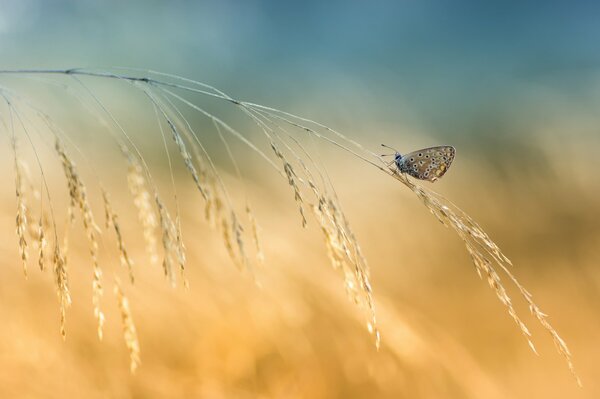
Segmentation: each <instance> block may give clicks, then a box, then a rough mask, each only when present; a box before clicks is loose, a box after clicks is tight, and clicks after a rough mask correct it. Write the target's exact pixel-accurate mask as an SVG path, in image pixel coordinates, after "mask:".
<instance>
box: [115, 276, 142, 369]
mask: <svg viewBox="0 0 600 399" xmlns="http://www.w3.org/2000/svg"><path fill="white" fill-rule="evenodd" d="M114 293H115V296H116V298H117V303H118V305H119V311H120V313H121V323H122V324H123V338H124V340H125V345H126V346H127V350H128V351H129V368H130V370H131V372H132V373H135V371H136V370H137V368H138V367H139V366H140V364H141V358H140V342H139V340H138V335H137V330H136V328H135V323H134V322H133V316H132V314H131V309H130V307H129V299H127V297H126V296H125V293H124V292H123V289H122V288H121V282H120V281H119V279H118V278H115V288H114Z"/></svg>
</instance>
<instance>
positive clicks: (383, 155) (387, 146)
mask: <svg viewBox="0 0 600 399" xmlns="http://www.w3.org/2000/svg"><path fill="white" fill-rule="evenodd" d="M381 146H382V147H385V148H389V149H390V150H392V151H394V154H381V156H382V157H391V156H392V155H396V154H399V153H400V151H398V150H397V149H395V148H392V147H390V146H389V145H385V144H381Z"/></svg>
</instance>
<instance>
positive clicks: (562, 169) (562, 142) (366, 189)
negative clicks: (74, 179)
mask: <svg viewBox="0 0 600 399" xmlns="http://www.w3.org/2000/svg"><path fill="white" fill-rule="evenodd" d="M134 111H135V112H137V111H138V110H134ZM147 111H148V110H146V111H144V112H146V114H144V113H141V114H139V115H138V114H135V112H134V113H133V115H128V116H127V115H125V114H126V113H127V111H126V110H125V111H123V110H121V111H120V116H122V117H123V118H124V119H123V120H124V121H125V122H123V123H125V124H128V125H127V129H128V131H131V132H132V134H133V136H134V138H136V139H137V140H139V142H140V143H141V146H142V148H143V147H144V145H148V146H149V147H148V148H149V151H150V152H149V153H150V155H149V156H148V157H147V159H148V160H149V162H150V164H151V165H152V168H154V171H155V172H156V173H155V175H156V177H157V181H158V184H159V185H160V186H161V188H163V189H164V191H165V192H166V193H169V192H170V189H171V188H170V182H169V172H168V168H167V166H166V165H165V159H164V154H162V155H161V152H160V151H158V150H157V149H156V148H153V146H152V145H151V143H150V144H148V143H146V142H145V138H144V136H143V135H144V134H145V132H147V130H146V128H147V126H148V125H149V124H152V119H150V118H151V117H152V115H151V114H150V117H145V116H143V115H147ZM367 113H368V110H367V111H363V114H362V115H363V116H364V115H365V114H367ZM64 118H65V120H69V118H74V119H75V120H76V121H75V122H68V124H69V123H72V124H73V125H74V126H83V128H84V129H87V128H88V127H86V126H88V125H87V124H91V125H90V126H94V124H93V123H94V122H93V121H91V122H90V121H89V120H88V121H85V118H83V119H84V121H83V122H81V121H78V118H80V116H79V117H77V118H76V117H73V116H68V115H67V116H66V117H64ZM320 121H321V122H324V123H328V124H329V125H331V123H329V122H328V121H326V120H320ZM248 123H249V122H248ZM374 123H375V122H374ZM374 123H370V122H369V123H367V122H365V123H364V124H363V125H359V126H356V125H355V126H341V127H339V128H340V130H343V131H344V132H346V133H347V134H351V135H354V134H355V133H356V135H358V136H360V137H361V139H360V141H361V142H362V143H363V144H365V145H367V146H368V147H370V148H373V149H375V150H378V149H377V146H378V145H379V143H380V142H387V143H391V144H393V145H394V146H396V147H399V148H403V149H406V148H408V149H416V148H419V147H425V146H427V145H436V144H453V145H455V146H456V147H457V154H458V155H457V159H456V160H455V162H454V164H453V166H452V169H451V170H450V172H449V173H448V174H447V175H446V176H445V177H444V178H443V179H442V180H440V181H439V182H437V183H435V184H434V185H433V186H431V187H432V188H433V189H435V190H436V191H438V192H441V193H443V194H444V196H446V197H447V198H449V199H451V200H452V201H453V202H454V203H456V204H457V205H459V206H460V207H461V208H462V209H464V210H465V211H466V212H468V213H469V214H470V215H471V216H472V217H473V218H474V219H475V220H477V221H478V222H479V223H480V224H481V225H482V226H483V228H484V229H485V230H486V231H487V232H488V234H490V236H491V237H492V238H493V239H494V240H495V241H496V243H498V244H499V245H500V247H501V248H502V249H503V250H504V252H505V254H507V255H508V256H509V257H510V258H511V259H512V261H513V263H514V265H515V266H514V268H513V272H514V274H515V275H516V276H517V277H518V278H519V280H520V281H521V283H523V285H524V286H525V287H527V289H528V290H529V291H530V292H531V293H532V294H533V296H534V299H535V300H536V301H537V303H538V304H540V306H541V307H542V309H543V310H544V311H546V312H547V313H548V314H549V315H550V320H551V322H552V323H553V326H554V327H555V328H556V329H557V331H558V332H559V333H560V334H561V336H562V337H563V338H564V339H565V341H566V342H567V344H568V345H569V348H570V349H571V352H572V354H573V359H574V363H575V368H576V370H577V372H578V374H579V375H580V377H581V379H582V383H583V387H582V388H579V387H578V386H577V384H576V382H575V379H574V378H573V377H572V376H571V375H570V373H569V370H568V369H567V367H566V365H565V363H564V361H563V359H562V358H561V357H560V355H558V354H557V353H556V351H555V349H554V347H553V343H552V340H551V338H550V337H549V336H548V334H547V333H546V331H545V330H543V329H542V328H541V327H539V325H538V324H536V322H535V320H532V318H531V317H530V316H529V315H528V309H527V308H526V306H524V305H523V303H522V301H520V300H519V298H518V295H517V294H516V292H512V291H511V292H510V293H511V295H512V296H513V297H514V304H515V307H516V309H517V311H518V312H520V314H521V315H523V318H524V320H525V321H526V322H527V323H528V325H529V326H530V328H531V332H532V335H533V341H534V342H535V344H536V347H537V349H538V352H539V356H536V355H535V354H534V353H532V351H531V350H530V348H529V347H528V345H527V342H526V341H525V339H524V338H523V337H522V336H521V334H520V333H519V331H518V329H517V328H516V327H515V325H514V322H513V321H512V320H511V319H510V317H509V316H508V315H507V314H506V310H505V308H504V307H503V306H502V305H501V304H500V303H499V302H498V300H497V298H496V297H495V294H494V293H493V291H491V290H490V289H489V287H488V286H487V283H486V282H485V281H482V280H480V279H479V278H478V276H477V274H476V273H475V270H474V267H473V265H472V262H471V259H470V257H469V255H468V253H467V252H466V251H465V249H464V245H463V243H462V242H461V241H460V239H458V237H457V236H456V234H454V232H452V231H451V230H450V229H446V228H444V227H443V226H442V225H441V224H440V223H438V222H437V221H436V220H435V218H433V217H432V215H430V213H429V212H428V210H427V209H426V208H425V207H423V206H422V204H421V203H420V202H419V201H418V200H417V199H416V198H415V197H414V195H413V194H412V193H411V192H410V191H409V190H407V189H406V187H404V186H402V185H401V184H399V183H398V182H397V181H395V180H393V179H390V178H389V176H385V175H384V174H381V173H378V171H377V170H375V169H372V168H370V167H368V166H367V165H365V164H363V163H360V162H359V161H357V160H356V159H355V158H353V157H351V156H348V155H347V154H344V153H343V152H340V151H338V150H337V149H335V148H333V147H331V146H329V145H328V144H327V143H321V144H319V146H320V148H321V147H322V148H321V151H322V153H321V156H322V158H323V159H324V160H325V163H326V166H327V168H328V170H329V172H330V176H331V179H332V180H333V182H334V184H335V187H336V190H337V194H338V196H339V198H340V200H341V202H342V204H343V205H344V210H345V212H346V215H347V216H348V217H349V219H350V222H351V224H352V226H353V228H354V231H355V233H356V234H357V237H358V239H359V241H360V243H361V245H362V248H363V251H364V253H365V255H366V257H367V259H368V261H369V265H370V267H371V283H372V285H373V289H374V296H375V306H376V311H377V318H378V322H379V328H380V330H381V336H382V342H381V348H380V350H378V351H377V350H376V349H375V346H374V345H373V338H372V337H371V336H370V335H369V334H368V332H367V330H366V328H365V326H364V324H365V321H364V319H363V317H362V315H361V313H360V312H359V311H358V310H357V308H356V307H355V306H354V305H353V304H352V303H351V301H349V299H348V297H347V295H346V292H345V290H344V287H343V281H342V279H341V278H339V276H338V275H337V274H336V272H335V271H334V270H332V268H331V266H330V262H329V260H328V259H327V255H326V251H325V248H324V247H323V243H322V241H323V239H322V237H321V236H320V234H319V231H318V226H317V225H315V223H314V222H311V221H310V220H309V224H308V226H307V228H306V229H302V227H301V223H300V219H299V216H298V211H297V209H296V206H295V204H294V200H293V195H292V193H290V190H289V187H288V186H287V183H286V182H285V181H284V180H282V179H281V177H280V176H278V175H277V174H276V173H274V172H273V171H272V170H269V169H268V168H266V167H263V166H260V165H259V162H258V161H257V160H256V159H255V157H253V156H248V155H247V154H245V153H244V152H242V151H240V149H239V148H238V149H237V151H236V154H239V155H238V156H239V158H238V160H239V163H240V165H242V166H243V168H244V170H245V172H247V181H246V188H247V195H248V198H249V199H250V201H251V203H252V204H253V207H254V212H255V214H256V217H257V219H258V222H259V224H260V226H261V237H262V243H263V246H264V252H265V255H266V261H265V264H264V265H263V266H260V267H259V268H258V269H257V270H256V279H257V282H258V284H257V283H255V281H254V280H253V278H252V277H251V276H250V275H249V274H248V273H247V272H240V271H239V270H237V268H236V267H235V265H234V264H233V263H232V262H231V260H230V259H229V258H228V255H227V251H226V249H225V248H224V245H223V240H222V238H221V236H220V235H219V234H218V233H216V232H215V231H213V230H211V228H210V226H209V225H208V224H207V223H206V221H205V220H204V216H203V212H204V211H203V205H202V201H201V197H200V195H199V194H198V192H197V191H196V190H195V188H194V185H193V181H192V180H191V179H190V177H189V176H188V175H187V172H186V170H185V167H184V166H183V165H182V163H181V161H180V160H179V159H176V154H177V151H176V149H174V148H171V152H172V154H174V155H173V157H174V158H173V163H174V168H175V180H176V187H177V193H178V198H179V203H180V209H181V216H182V230H183V238H184V242H185V244H186V247H187V257H188V262H187V268H186V275H187V279H188V281H189V288H185V287H183V285H182V284H181V283H179V284H178V286H177V287H176V288H172V287H171V286H170V285H169V283H168V281H167V280H166V279H165V277H164V275H163V271H162V269H161V267H160V265H158V264H157V265H152V264H150V262H149V261H148V255H147V254H146V253H145V251H144V241H143V239H142V238H143V237H142V234H141V228H140V225H139V222H138V221H137V217H136V211H135V208H134V207H133V205H132V203H131V197H130V196H129V194H128V192H127V188H126V181H125V179H126V177H125V173H126V172H125V171H126V165H125V163H124V162H123V161H122V160H120V158H119V154H118V152H117V151H115V150H114V147H113V148H111V147H110V146H109V145H108V144H106V140H105V139H102V138H97V137H98V136H100V135H102V131H101V130H98V131H94V130H90V131H89V132H88V133H87V134H88V135H87V136H85V137H80V138H76V140H77V141H78V142H79V144H80V146H81V149H82V151H83V152H84V153H85V154H86V155H88V156H89V162H90V164H92V165H94V167H95V169H97V172H98V173H99V174H100V177H101V178H102V180H103V182H104V183H105V185H106V187H107V188H108V189H109V190H110V192H111V195H112V202H113V205H114V208H115V211H116V212H117V213H118V215H119V221H120V224H121V227H122V229H123V233H124V237H125V241H126V243H127V249H128V252H129V254H130V256H131V257H132V258H133V260H134V262H135V265H134V273H135V277H136V282H135V284H134V285H131V284H129V282H128V279H127V273H126V271H124V270H123V269H122V268H121V267H120V265H119V260H118V256H119V255H118V252H117V250H116V242H115V238H114V234H112V232H106V233H103V234H102V236H101V242H100V264H101V265H102V267H103V269H104V280H103V282H104V292H105V295H104V297H103V299H102V307H103V309H104V312H105V314H106V317H107V321H106V329H105V334H104V339H103V340H102V341H99V340H98V338H97V335H96V322H95V319H94V317H93V309H92V299H91V281H92V280H91V279H92V267H91V262H90V259H89V249H88V247H87V242H86V240H85V236H84V232H83V229H82V228H81V226H80V225H81V221H80V220H79V219H80V218H79V217H78V219H77V221H76V223H75V225H74V226H75V227H74V229H73V230H72V231H71V232H70V235H69V237H70V238H69V261H68V263H69V271H70V284H71V293H72V298H73V305H72V306H71V308H70V309H69V310H68V311H67V324H66V329H67V337H66V340H65V341H64V342H63V340H62V338H61V335H60V332H59V324H60V322H59V307H58V300H57V298H56V292H55V286H54V283H53V277H52V273H51V271H50V270H46V271H45V272H40V271H39V270H38V269H37V265H36V264H35V261H34V260H30V266H29V273H28V278H27V279H24V278H23V271H22V270H21V266H20V261H19V254H18V246H17V238H16V236H15V234H14V230H15V227H14V225H15V220H14V219H15V199H14V189H13V184H14V183H13V177H12V170H13V169H12V154H11V152H10V150H9V139H8V137H9V136H8V135H3V136H4V137H3V142H4V144H5V145H3V148H4V149H3V150H2V168H3V170H5V171H6V173H5V177H6V183H7V184H6V185H5V189H4V190H2V192H1V203H0V206H1V208H0V209H1V219H0V226H2V229H1V232H2V233H1V234H2V240H1V241H0V242H1V243H2V247H1V251H2V254H3V256H2V260H1V262H2V268H1V270H2V272H1V273H2V276H1V280H2V282H3V283H2V284H1V285H0V319H1V320H2V321H3V325H4V327H3V328H2V329H0V334H2V337H1V339H0V367H1V369H2V370H3V372H2V373H1V377H0V378H1V380H0V396H1V397H7V398H8V397H11V398H12V397H15V398H16V397H23V398H36V397H46V398H54V397H56V398H65V397H86V398H96V397H98V398H105V397H111V398H112V397H114V398H142V397H144V398H146V397H147V398H154V397H156V398H183V397H198V398H334V397H339V398H365V397H369V398H432V397H443V398H533V397H543V398H565V397H568V398H595V397H598V396H599V395H600V382H599V380H598V367H597V365H596V360H597V358H598V357H599V356H600V345H599V344H598V342H597V341H598V338H597V337H598V336H599V334H600V325H599V324H600V321H599V319H598V310H599V309H600V273H599V272H598V270H597V265H598V262H599V261H600V250H599V248H600V228H599V224H598V222H599V221H600V205H599V202H598V198H600V184H599V183H600V180H599V179H598V178H597V176H596V173H597V167H598V160H597V156H596V154H595V152H596V150H595V149H596V148H598V144H600V143H599V142H598V141H599V138H598V136H597V134H596V135H594V134H588V132H589V131H592V132H593V131H595V130H597V128H594V127H593V126H589V125H585V124H582V123H580V121H577V120H575V119H564V120H561V124H557V123H556V121H554V122H553V123H551V124H550V123H549V124H548V125H541V126H536V127H534V130H533V131H531V132H530V134H529V135H528V136H526V137H524V138H519V137H515V138H506V137H505V138H503V139H502V140H501V141H500V140H499V141H498V142H495V141H494V140H491V141H489V142H485V141H476V142H470V141H469V140H467V139H460V138H459V139H458V142H457V143H438V142H437V141H438V139H436V138H435V137H432V136H430V135H428V133H427V132H416V131H412V130H410V129H406V128H405V127H403V126H376V125H375V124H374ZM78 124H82V125H78ZM335 127H336V128H338V126H335ZM90 129H93V127H90ZM352 129H356V130H357V131H356V132H355V131H353V130H352ZM365 132H368V133H366V134H365ZM152 140H158V139H157V138H154V139H152ZM148 141H151V140H148ZM370 141H372V142H370ZM40 145H41V146H43V143H42V144H40ZM169 145H170V146H172V144H169ZM46 152H47V151H46ZM46 155H47V154H46ZM216 159H217V161H216V162H217V167H218V168H219V170H220V172H221V173H222V175H223V176H224V180H225V181H226V182H227V183H228V186H229V187H230V189H231V194H232V197H233V198H238V199H241V198H242V197H244V196H245V195H246V193H245V192H244V191H243V190H242V188H241V187H240V186H239V184H237V183H238V182H237V181H236V180H235V176H234V171H233V170H232V168H231V166H230V165H228V164H227V161H226V158H225V156H224V155H222V154H221V155H220V156H219V155H218V156H217V157H216ZM42 160H43V161H44V163H45V164H46V163H50V162H51V160H50V158H49V157H46V156H44V152H43V151H42ZM28 162H29V166H30V168H31V169H32V170H35V163H34V161H33V160H32V159H31V154H29V156H28ZM77 162H78V165H83V164H84V163H85V162H86V161H84V160H82V159H78V160H77ZM82 168H83V167H82ZM8 171H11V173H8ZM46 173H47V175H48V181H49V183H50V186H51V187H53V193H54V192H56V196H55V197H54V198H53V199H54V201H53V204H54V207H55V210H56V212H57V215H58V216H59V219H60V218H63V219H64V218H66V213H65V212H64V209H66V206H67V203H68V198H67V197H66V193H65V192H64V191H65V190H66V184H65V181H64V178H63V176H61V174H60V168H59V166H58V164H55V165H54V166H50V167H49V168H48V169H46ZM82 174H83V178H84V180H86V182H87V185H88V187H89V188H88V190H89V192H88V195H89V197H90V200H91V202H92V205H93V208H94V211H95V213H96V215H97V216H96V217H97V219H98V221H99V222H100V221H101V222H103V220H102V202H101V192H100V190H99V187H98V185H97V182H96V181H95V180H94V179H95V177H94V176H93V174H92V173H91V172H90V171H88V172H85V173H82ZM425 184H428V183H425ZM57 187H58V188H57ZM61 187H62V188H64V189H63V193H62V194H60V192H61ZM166 196H167V197H168V195H166ZM240 201H241V200H240ZM241 202H242V203H243V201H241ZM168 205H169V206H170V207H173V206H174V203H173V202H172V201H171V200H169V203H168ZM99 224H101V223H99ZM102 224H103V223H102ZM103 230H104V228H103ZM32 259H33V258H32ZM114 276H119V278H120V280H121V281H122V287H123V289H124V291H125V293H126V295H127V296H128V298H129V301H130V306H131V311H132V316H133V319H134V321H135V324H136V328H137V333H138V336H139V341H140V346H141V365H140V367H139V368H138V369H137V370H136V372H135V373H131V372H130V370H129V358H128V352H127V348H126V346H125V343H124V342H123V333H122V326H121V322H120V316H119V309H118V308H117V302H116V300H115V298H114V296H113V295H112V289H113V288H112V287H113V278H114ZM507 286H509V285H508V283H507Z"/></svg>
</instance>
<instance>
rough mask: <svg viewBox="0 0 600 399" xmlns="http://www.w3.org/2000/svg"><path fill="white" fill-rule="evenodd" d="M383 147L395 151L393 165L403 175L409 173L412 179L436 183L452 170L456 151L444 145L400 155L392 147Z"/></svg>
mask: <svg viewBox="0 0 600 399" xmlns="http://www.w3.org/2000/svg"><path fill="white" fill-rule="evenodd" d="M382 146H383V147H386V148H390V149H392V150H394V151H395V153H394V154H388V155H390V156H392V155H393V156H394V160H393V161H392V162H390V165H391V164H392V163H393V164H395V165H396V168H398V171H399V172H401V173H408V174H409V175H411V176H412V177H414V178H416V179H419V180H429V181H430V182H432V183H433V182H434V181H436V180H437V179H439V178H440V177H442V176H444V174H445V173H446V172H447V171H448V169H449V168H450V165H451V164H452V161H453V160H454V155H455V154H456V149H455V148H454V147H452V146H450V145H442V146H437V147H430V148H423V149H422V150H417V151H413V152H409V153H408V154H404V155H402V154H400V153H399V152H398V151H396V150H395V149H393V148H392V147H388V146H386V145H384V144H382Z"/></svg>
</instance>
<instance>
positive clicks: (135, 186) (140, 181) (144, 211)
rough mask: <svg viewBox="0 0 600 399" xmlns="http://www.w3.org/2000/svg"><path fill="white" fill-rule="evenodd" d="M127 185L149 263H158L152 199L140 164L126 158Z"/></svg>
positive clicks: (156, 223) (130, 157)
mask: <svg viewBox="0 0 600 399" xmlns="http://www.w3.org/2000/svg"><path fill="white" fill-rule="evenodd" d="M127 159H128V163H129V166H128V171H127V185H128V187H129V192H130V193H131V196H132V197H133V204H134V205H135V207H136V208H137V212H138V219H139V221H140V223H141V225H142V234H143V236H144V241H145V243H146V253H147V254H148V256H149V257H150V262H151V263H157V262H158V249H157V239H156V228H157V226H158V220H157V219H158V217H157V215H156V211H155V209H154V207H153V205H152V203H153V199H152V195H151V194H150V191H149V190H148V184H147V181H146V178H145V176H144V172H143V170H142V166H141V165H140V163H139V162H138V161H137V160H136V159H135V158H134V157H133V156H128V158H127Z"/></svg>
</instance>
